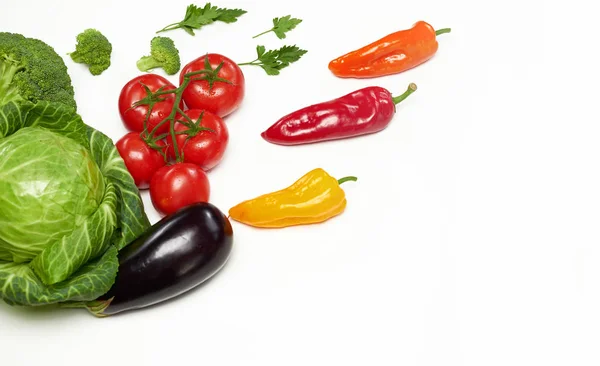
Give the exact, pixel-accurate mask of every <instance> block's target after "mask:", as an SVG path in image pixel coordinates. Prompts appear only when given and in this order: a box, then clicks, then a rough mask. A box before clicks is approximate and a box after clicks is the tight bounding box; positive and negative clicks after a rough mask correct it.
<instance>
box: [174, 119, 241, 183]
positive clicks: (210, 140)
mask: <svg viewBox="0 0 600 366" xmlns="http://www.w3.org/2000/svg"><path fill="white" fill-rule="evenodd" d="M185 113H186V114H187V116H188V117H190V119H191V120H192V121H194V122H197V121H198V119H199V118H200V115H201V114H202V113H204V114H202V119H201V120H200V121H199V127H205V128H210V129H211V130H212V131H206V130H204V131H194V129H192V130H191V131H190V130H189V129H188V128H187V126H185V125H184V124H181V123H176V124H175V131H176V132H179V131H188V133H189V135H188V134H181V135H177V137H176V138H175V140H176V141H177V148H178V150H179V154H182V153H183V161H184V162H186V163H192V164H196V165H199V166H200V167H201V168H202V169H203V170H204V171H208V170H210V169H212V168H214V167H215V166H217V165H218V164H219V163H220V162H221V160H222V159H223V155H224V154H225V150H226V149H227V144H228V142H229V131H228V129H227V125H226V124H225V121H223V119H222V118H221V117H219V116H217V115H215V114H212V113H210V112H208V111H204V112H203V111H201V110H199V109H188V110H187V111H186V112H185ZM213 131H214V132H213ZM194 133H195V135H194ZM172 141H173V140H172V139H171V136H168V137H167V144H168V145H169V156H170V157H171V158H173V159H175V149H174V148H173V143H172Z"/></svg>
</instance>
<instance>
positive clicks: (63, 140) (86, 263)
mask: <svg viewBox="0 0 600 366" xmlns="http://www.w3.org/2000/svg"><path fill="white" fill-rule="evenodd" d="M0 156H1V159H0V298H2V299H3V300H4V301H5V302H6V303H8V304H14V305H28V306H38V305H48V304H54V303H64V302H73V301H91V300H94V299H96V298H97V297H99V296H101V295H103V294H104V293H106V292H107V291H108V290H109V289H110V287H111V286H112V284H113V283H114V280H115V278H116V273H117V270H118V251H119V250H120V249H122V248H124V247H125V246H127V245H128V244H129V243H130V242H132V241H133V240H134V239H136V238H137V237H138V236H139V235H141V234H142V233H143V232H144V231H145V230H146V229H147V228H148V227H149V226H150V222H149V220H148V217H147V216H146V214H145V212H144V207H143V203H142V200H141V197H140V195H139V191H138V189H137V187H136V186H135V183H134V181H133V178H132V177H131V175H130V174H129V172H128V171H127V169H126V167H125V164H124V162H123V160H122V159H121V157H120V155H119V153H118V151H117V150H116V148H115V146H114V144H113V142H112V140H111V139H110V138H109V137H108V136H106V135H104V134H103V133H101V132H100V131H98V130H95V129H94V128H92V127H90V126H88V125H86V124H85V123H84V122H83V121H82V119H81V117H80V116H79V115H78V114H77V113H76V112H75V110H74V109H73V108H71V107H68V106H66V105H63V104H60V103H55V102H44V101H42V102H38V103H36V104H34V103H31V102H10V103H7V104H5V105H3V106H1V107H0Z"/></svg>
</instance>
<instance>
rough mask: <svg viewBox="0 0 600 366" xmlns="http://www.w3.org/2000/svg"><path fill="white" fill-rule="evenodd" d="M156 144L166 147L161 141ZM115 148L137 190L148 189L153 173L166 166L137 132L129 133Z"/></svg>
mask: <svg viewBox="0 0 600 366" xmlns="http://www.w3.org/2000/svg"><path fill="white" fill-rule="evenodd" d="M156 144H157V145H159V146H166V144H165V143H164V141H162V140H159V141H157V143H156ZM115 146H116V148H117V150H118V151H119V155H121V158H123V161H124V162H125V166H126V167H127V170H128V171H129V174H131V176H132V177H133V180H134V181H135V185H136V186H137V187H138V188H139V189H148V187H149V186H150V180H151V179H152V176H153V175H154V173H155V172H156V171H157V170H158V169H160V168H161V167H163V166H165V164H166V162H165V159H164V158H163V156H162V155H161V154H160V152H158V151H157V150H155V149H153V148H151V147H150V146H148V144H147V143H146V142H145V141H144V140H143V139H142V138H141V137H140V133H139V132H129V133H128V134H126V135H125V136H123V137H121V139H120V140H119V141H117V143H116V144H115ZM165 150H166V148H165Z"/></svg>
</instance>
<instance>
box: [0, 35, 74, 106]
mask: <svg viewBox="0 0 600 366" xmlns="http://www.w3.org/2000/svg"><path fill="white" fill-rule="evenodd" d="M74 95H75V92H74V90H73V85H72V84H71V77H70V76H69V74H68V72H67V66H66V65H65V63H64V61H63V59H62V58H61V57H60V56H59V55H58V54H57V53H56V51H54V49H53V48H52V47H51V46H49V45H48V44H46V43H44V42H43V41H41V40H39V39H34V38H28V37H25V36H23V35H22V34H18V33H7V32H0V105H3V104H5V103H7V102H10V101H24V100H28V101H31V102H34V103H37V102H38V101H40V100H47V101H51V102H60V103H63V104H65V105H68V106H70V107H73V108H74V109H76V108H77V105H76V103H75V98H74Z"/></svg>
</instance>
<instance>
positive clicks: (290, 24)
mask: <svg viewBox="0 0 600 366" xmlns="http://www.w3.org/2000/svg"><path fill="white" fill-rule="evenodd" d="M300 23H302V19H298V18H292V16H291V15H286V16H284V17H281V18H273V28H271V29H269V30H266V31H264V32H262V33H259V34H257V35H255V36H254V37H252V38H257V37H260V36H262V35H263V34H267V33H269V32H273V33H275V35H277V38H279V39H284V38H285V37H286V33H287V32H289V31H291V30H292V29H294V28H296V26H297V25H298V24H300Z"/></svg>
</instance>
